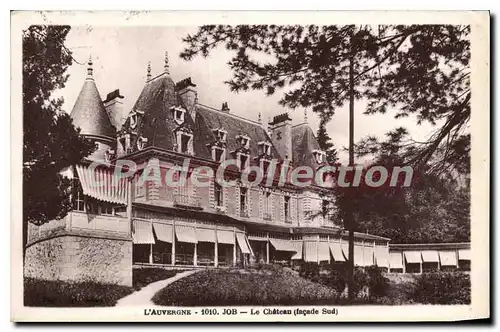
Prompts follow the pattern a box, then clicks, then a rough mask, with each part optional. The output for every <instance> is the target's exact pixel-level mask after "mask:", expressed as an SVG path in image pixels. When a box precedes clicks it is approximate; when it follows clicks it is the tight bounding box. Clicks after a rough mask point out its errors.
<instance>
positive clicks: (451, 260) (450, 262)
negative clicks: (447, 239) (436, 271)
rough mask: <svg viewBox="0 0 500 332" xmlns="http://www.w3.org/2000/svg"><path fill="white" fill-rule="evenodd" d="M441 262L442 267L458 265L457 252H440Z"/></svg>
mask: <svg viewBox="0 0 500 332" xmlns="http://www.w3.org/2000/svg"><path fill="white" fill-rule="evenodd" d="M439 260H440V261H441V265H442V266H454V265H457V255H456V253H455V251H439Z"/></svg>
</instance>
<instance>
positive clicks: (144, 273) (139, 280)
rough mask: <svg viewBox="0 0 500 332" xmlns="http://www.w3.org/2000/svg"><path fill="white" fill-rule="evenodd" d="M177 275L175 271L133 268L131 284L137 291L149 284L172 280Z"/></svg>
mask: <svg viewBox="0 0 500 332" xmlns="http://www.w3.org/2000/svg"><path fill="white" fill-rule="evenodd" d="M177 273H179V271H177V270H166V269H162V268H149V267H145V268H134V269H133V270H132V284H133V285H134V289H135V290H136V291H137V290H139V289H141V288H142V287H144V286H147V285H149V284H150V283H153V282H156V281H159V280H164V279H168V278H172V277H173V276H175V275H176V274H177Z"/></svg>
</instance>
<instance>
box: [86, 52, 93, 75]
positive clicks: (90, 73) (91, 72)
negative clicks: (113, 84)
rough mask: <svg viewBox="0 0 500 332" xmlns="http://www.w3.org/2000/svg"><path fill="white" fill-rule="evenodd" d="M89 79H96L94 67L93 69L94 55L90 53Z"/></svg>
mask: <svg viewBox="0 0 500 332" xmlns="http://www.w3.org/2000/svg"><path fill="white" fill-rule="evenodd" d="M87 64H88V67H87V79H89V80H93V79H94V69H92V64H93V62H92V55H89V62H88V63H87Z"/></svg>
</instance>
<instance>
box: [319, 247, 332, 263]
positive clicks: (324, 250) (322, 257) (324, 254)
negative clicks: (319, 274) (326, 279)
mask: <svg viewBox="0 0 500 332" xmlns="http://www.w3.org/2000/svg"><path fill="white" fill-rule="evenodd" d="M329 260H330V246H329V245H328V242H319V243H318V261H320V262H322V261H329Z"/></svg>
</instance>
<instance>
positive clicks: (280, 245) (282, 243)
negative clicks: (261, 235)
mask: <svg viewBox="0 0 500 332" xmlns="http://www.w3.org/2000/svg"><path fill="white" fill-rule="evenodd" d="M269 242H271V244H272V246H273V247H274V249H276V250H278V251H292V252H295V248H294V246H293V245H292V241H290V240H283V239H269Z"/></svg>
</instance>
